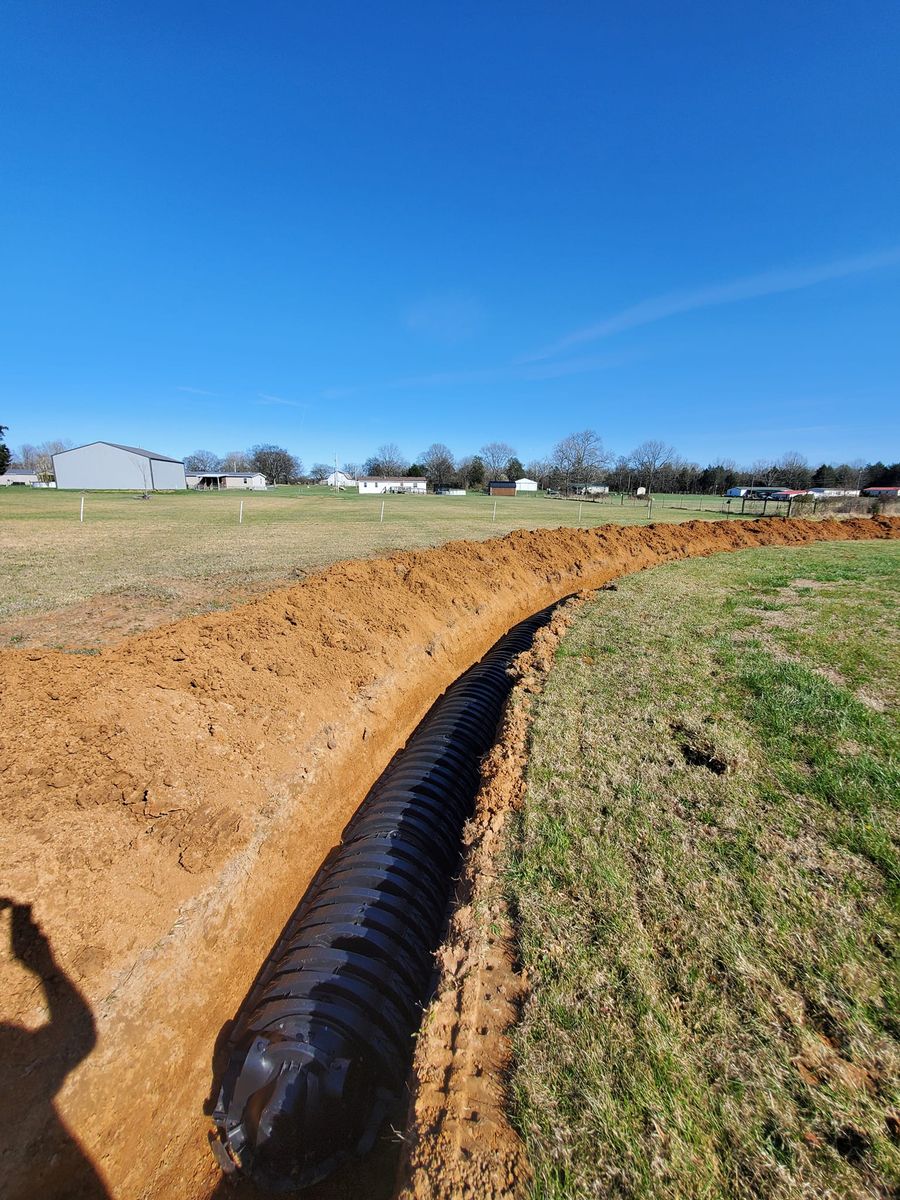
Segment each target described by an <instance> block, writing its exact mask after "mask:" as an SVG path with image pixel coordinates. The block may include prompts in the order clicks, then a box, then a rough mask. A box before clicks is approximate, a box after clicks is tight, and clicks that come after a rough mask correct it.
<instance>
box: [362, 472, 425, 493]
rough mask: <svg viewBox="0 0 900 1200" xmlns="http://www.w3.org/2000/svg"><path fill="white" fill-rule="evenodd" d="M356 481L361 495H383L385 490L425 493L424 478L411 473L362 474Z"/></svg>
mask: <svg viewBox="0 0 900 1200" xmlns="http://www.w3.org/2000/svg"><path fill="white" fill-rule="evenodd" d="M357 482H358V483H359V494H360V495H361V496H383V495H384V493H385V492H412V493H413V494H418V495H420V496H424V495H425V487H426V484H425V480H424V479H421V478H418V477H416V476H412V475H389V476H380V475H363V476H362V478H361V479H359V480H358V481H357Z"/></svg>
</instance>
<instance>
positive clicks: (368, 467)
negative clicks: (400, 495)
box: [365, 442, 409, 476]
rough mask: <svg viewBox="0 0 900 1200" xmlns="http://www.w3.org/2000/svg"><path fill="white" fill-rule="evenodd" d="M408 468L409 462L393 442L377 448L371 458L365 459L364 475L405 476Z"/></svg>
mask: <svg viewBox="0 0 900 1200" xmlns="http://www.w3.org/2000/svg"><path fill="white" fill-rule="evenodd" d="M408 467H409V461H408V460H407V459H406V458H404V456H403V453H402V452H401V450H400V447H399V446H398V445H397V444H396V443H395V442H388V443H387V444H386V445H384V446H379V447H378V449H377V450H376V451H375V453H374V454H373V455H372V456H371V458H367V459H366V462H365V473H366V475H394V476H402V475H405V474H406V471H407V468H408Z"/></svg>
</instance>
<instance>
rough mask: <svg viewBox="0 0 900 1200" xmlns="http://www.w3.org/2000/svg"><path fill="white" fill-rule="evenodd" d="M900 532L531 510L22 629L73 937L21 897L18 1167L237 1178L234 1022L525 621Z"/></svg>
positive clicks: (3, 1110)
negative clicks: (97, 627) (87, 638)
mask: <svg viewBox="0 0 900 1200" xmlns="http://www.w3.org/2000/svg"><path fill="white" fill-rule="evenodd" d="M887 537H900V519H896V518H894V519H887V518H878V519H874V520H865V519H860V520H853V521H846V522H834V521H822V522H810V521H783V520H771V519H770V520H765V521H756V522H734V523H733V524H728V523H726V522H715V523H711V522H708V521H696V522H686V523H684V524H679V525H649V526H647V527H645V528H636V527H631V528H622V527H615V526H609V525H607V526H602V527H600V528H598V529H595V530H590V531H584V530H571V529H560V530H544V531H535V532H526V531H519V532H516V533H512V534H510V535H508V536H507V537H504V538H500V539H497V540H495V541H490V542H454V543H449V544H447V545H445V546H442V547H440V548H438V549H435V550H425V551H415V552H403V553H398V554H393V555H391V556H389V557H386V558H383V559H374V560H365V561H353V562H346V563H338V564H335V565H334V566H332V567H330V568H329V569H327V570H326V571H323V572H321V573H320V574H318V575H314V576H310V577H309V578H307V579H305V580H303V581H302V582H300V583H298V584H297V585H296V586H294V587H290V588H284V589H280V590H278V591H274V592H272V593H270V594H268V595H266V596H264V597H262V598H259V599H257V600H254V601H251V602H250V603H248V604H244V605H242V606H241V607H238V608H236V609H233V610H232V611H229V612H227V613H215V614H209V615H205V616H199V617H192V618H188V619H185V620H182V621H180V622H178V623H177V624H175V625H171V626H168V627H165V628H161V629H156V630H153V631H151V632H147V633H143V634H140V635H138V636H135V637H132V638H129V639H127V640H125V641H123V642H121V643H120V644H118V645H116V646H113V647H110V648H108V649H104V650H101V652H100V653H98V654H96V655H90V656H86V655H73V654H66V653H63V652H58V651H51V650H34V649H30V650H6V651H3V652H0V685H2V691H0V791H2V801H0V804H2V808H0V815H2V825H0V830H2V832H0V878H2V880H3V883H2V889H3V892H4V894H5V895H6V896H8V897H10V898H11V899H12V900H13V901H15V902H16V903H17V904H19V905H25V904H31V905H33V910H34V918H35V920H36V922H37V924H38V925H39V927H40V929H41V930H42V931H43V934H44V936H45V938H46V940H43V939H42V938H41V937H40V936H39V935H38V933H37V932H36V930H35V929H34V928H32V927H31V926H30V925H29V922H28V919H27V913H26V912H25V910H24V909H21V908H20V909H17V910H16V914H15V915H14V917H13V921H12V924H13V927H14V931H15V936H14V938H13V951H14V953H13V955H12V956H11V957H10V960H9V961H8V962H5V963H4V964H3V967H2V972H0V996H2V998H3V999H2V1003H3V1009H4V1011H3V1021H4V1022H5V1023H4V1024H3V1025H0V1038H2V1041H3V1045H2V1046H0V1062H2V1066H0V1171H2V1177H3V1179H4V1191H5V1194H6V1195H8V1196H10V1197H38V1196H40V1197H47V1196H55V1195H72V1196H75V1195H84V1196H101V1195H104V1194H108V1195H112V1196H115V1197H117V1198H131V1197H148V1198H149V1197H154V1198H155V1197H166V1198H169V1197H171V1198H172V1200H179V1198H181V1197H191V1198H192V1200H196V1198H199V1197H207V1196H210V1195H212V1194H214V1192H215V1191H217V1190H218V1185H219V1180H218V1178H217V1175H216V1169H215V1167H214V1166H213V1163H212V1159H211V1156H210V1154H209V1150H208V1147H207V1144H206V1138H205V1134H206V1122H205V1120H204V1117H203V1115H202V1110H203V1104H204V1101H205V1099H206V1097H207V1095H208V1093H209V1090H210V1087H211V1068H210V1062H211V1055H212V1051H213V1046H214V1043H215V1040H216V1037H217V1035H218V1033H219V1031H220V1029H221V1027H222V1025H223V1024H224V1023H225V1022H226V1021H227V1020H228V1019H229V1018H230V1017H231V1016H232V1015H233V1013H234V1011H235V1009H236V1007H237V1005H238V1004H239V1003H240V1000H241V999H242V997H243V995H244V993H245V992H246V989H247V987H248V986H249V984H250V982H251V981H252V979H253V977H254V975H255V973H256V970H257V969H258V966H259V964H260V962H261V961H262V959H263V957H264V956H265V954H266V952H267V951H268V949H269V948H270V946H271V944H272V942H273V941H274V939H275V937H276V936H277V934H278V932H279V930H280V929H281V927H282V926H283V924H284V922H285V920H286V919H287V917H288V916H289V914H290V912H291V911H292V909H293V907H294V905H295V904H296V902H297V900H298V898H299V897H300V895H302V893H303V891H304V890H305V888H306V886H307V884H308V882H309V880H310V878H311V876H312V874H313V873H314V871H315V869H316V868H317V867H318V865H319V863H320V862H321V861H322V859H323V858H324V856H325V854H326V853H327V851H328V849H329V848H330V847H331V846H332V845H333V844H334V843H335V842H336V841H337V840H338V838H339V836H340V832H341V829H342V828H343V826H344V825H345V824H346V822H347V820H348V819H349V817H350V816H351V815H352V813H353V811H354V809H355V807H356V806H357V804H358V803H359V801H360V800H361V799H362V797H363V796H364V795H365V793H366V790H367V789H368V787H369V786H370V785H371V783H372V782H373V781H374V779H375V778H376V777H377V776H378V774H380V772H381V771H382V770H383V768H384V767H385V765H386V764H387V762H388V761H389V759H390V757H391V756H392V754H393V753H394V752H395V751H396V750H397V749H398V748H399V747H400V746H401V745H402V744H403V743H404V741H405V740H406V738H407V737H408V735H409V733H410V732H411V731H412V729H413V728H414V727H415V725H416V724H417V723H418V721H419V720H420V719H421V717H422V716H423V715H424V713H425V712H426V711H427V709H428V708H429V707H430V705H431V704H432V702H433V701H434V700H435V698H436V697H437V696H438V695H439V694H440V693H441V692H442V691H443V690H444V689H445V688H446V687H447V686H448V684H449V683H451V682H452V681H453V679H455V678H456V677H457V676H458V675H459V674H460V673H461V672H462V671H463V670H464V669H465V668H466V667H468V666H469V665H470V664H471V663H472V662H473V661H475V660H476V659H478V658H479V657H481V656H482V655H483V654H484V653H485V652H486V651H487V650H488V649H489V648H490V646H491V645H493V643H494V642H495V641H496V640H497V639H498V638H499V637H500V636H501V635H502V634H503V633H505V632H506V630H507V629H508V628H509V627H510V626H511V625H513V624H515V623H516V622H517V621H519V620H522V619H523V618H524V617H526V616H528V615H529V614H531V613H533V612H535V611H537V610H538V609H540V608H543V607H546V606H547V605H548V604H551V603H553V602H554V601H556V600H558V599H560V598H561V597H563V596H566V595H570V594H572V593H573V592H578V591H582V590H587V589H592V588H596V587H599V586H601V585H602V584H603V583H605V582H607V581H608V580H609V579H611V578H613V577H615V576H617V575H621V574H625V573H628V572H631V571H636V570H641V569H643V568H644V567H649V566H652V565H655V564H656V563H661V562H669V561H673V560H675V559H679V558H683V557H686V556H689V555H701V554H712V553H716V552H719V551H725V550H734V549H741V548H744V547H749V546H759V545H802V544H804V543H808V542H813V541H819V540H825V539H841V540H844V539H872V538H887ZM286 565H287V564H286ZM9 913H10V910H9V909H5V910H4V912H3V913H2V914H0V916H2V919H3V920H4V921H7V920H9ZM48 1018H49V1019H48ZM515 1170H518V1168H515ZM104 1189H105V1190H104ZM435 1194H441V1193H440V1192H436V1193H435ZM444 1194H450V1192H446V1191H445V1193H444Z"/></svg>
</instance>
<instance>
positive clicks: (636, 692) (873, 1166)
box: [506, 543, 900, 1200]
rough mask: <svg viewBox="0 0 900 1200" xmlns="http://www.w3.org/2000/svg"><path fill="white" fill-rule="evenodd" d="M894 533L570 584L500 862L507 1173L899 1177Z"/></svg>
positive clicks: (549, 1184)
mask: <svg viewBox="0 0 900 1200" xmlns="http://www.w3.org/2000/svg"><path fill="white" fill-rule="evenodd" d="M898 618H900V545H898V544H897V543H853V544H833V545H828V544H823V545H819V546H812V547H808V548H803V549H764V550H752V551H743V552H740V553H736V554H732V555H721V556H717V557H715V558H712V559H707V560H693V561H686V562H682V563H678V564H675V565H671V566H666V567H660V568H657V569H655V570H652V571H647V572H644V573H643V574H640V575H636V576H633V577H630V578H628V579H624V580H622V581H620V582H619V584H618V589H617V590H615V591H603V592H599V593H597V595H596V598H594V599H593V600H592V601H591V602H590V603H589V605H588V606H587V607H586V608H585V609H584V610H583V611H582V612H581V613H580V614H579V616H578V617H577V619H576V622H575V624H574V626H573V627H572V629H571V630H570V632H569V634H568V635H567V636H566V638H565V639H564V641H563V643H562V644H561V646H560V648H559V651H558V656H557V662H556V663H555V664H554V667H553V670H552V671H551V674H550V676H549V680H548V684H547V687H546V689H545V691H544V692H543V694H542V695H541V696H540V697H539V698H538V699H537V700H536V701H535V710H534V711H535V719H534V723H533V728H532V736H531V752H530V759H529V764H528V769H527V793H526V799H525V805H524V809H523V811H522V813H521V814H520V815H519V817H518V818H517V822H516V827H515V832H514V834H513V835H512V837H511V844H510V847H509V860H508V863H507V868H506V880H507V887H508V891H509V896H510V900H511V903H512V905H513V909H514V912H515V913H516V914H517V918H518V922H519V930H520V954H521V959H522V964H523V966H524V969H525V970H526V972H527V974H528V977H529V980H530V983H531V985H532V994H531V998H530V1000H529V1001H528V1003H527V1004H526V1007H525V1011H524V1016H523V1020H522V1023H521V1025H520V1026H519V1028H518V1030H517V1033H516V1036H515V1054H516V1066H515V1072H514V1077H513V1089H514V1118H515V1121H516V1123H517V1125H518V1127H519V1128H520V1130H521V1132H522V1134H523V1136H524V1137H525V1139H526V1142H527V1144H528V1147H529V1152H530V1156H531V1161H532V1164H533V1167H534V1171H535V1183H534V1187H533V1194H534V1196H536V1197H542V1198H545V1200H548V1198H550V1197H555V1198H562V1197H572V1198H574V1197H588V1196H621V1197H625V1196H627V1197H655V1198H659V1200H663V1198H666V1200H670V1198H672V1197H684V1198H688V1197H690V1198H692V1200H693V1198H696V1197H746V1198H747V1200H750V1198H751V1197H813V1196H815V1197H860V1198H862V1197H894V1196H896V1195H898V1194H900V1191H898V1189H900V970H898V968H900V957H898V949H900V938H898V935H900V823H898V801H900V769H898V768H900V719H898V708H897V703H898V699H900V632H898V631H900V619H898Z"/></svg>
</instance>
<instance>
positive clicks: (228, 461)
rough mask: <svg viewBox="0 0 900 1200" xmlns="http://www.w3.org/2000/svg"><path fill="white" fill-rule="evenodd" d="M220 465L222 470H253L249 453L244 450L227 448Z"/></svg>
mask: <svg viewBox="0 0 900 1200" xmlns="http://www.w3.org/2000/svg"><path fill="white" fill-rule="evenodd" d="M185 465H187V464H185ZM221 467H222V470H223V471H252V470H253V465H252V464H251V462H250V455H249V454H248V453H247V451H246V450H229V451H228V452H227V453H226V454H223V455H222V462H221Z"/></svg>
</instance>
